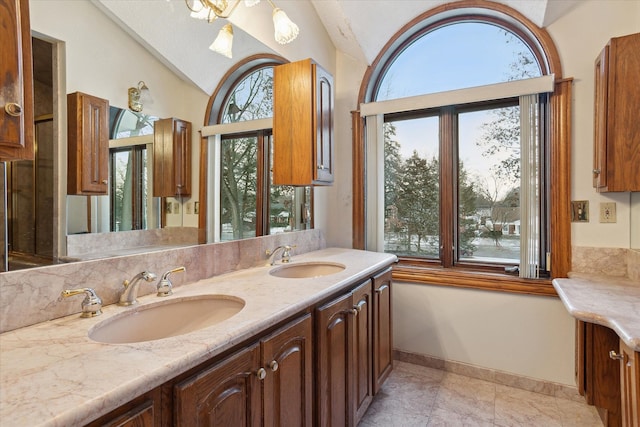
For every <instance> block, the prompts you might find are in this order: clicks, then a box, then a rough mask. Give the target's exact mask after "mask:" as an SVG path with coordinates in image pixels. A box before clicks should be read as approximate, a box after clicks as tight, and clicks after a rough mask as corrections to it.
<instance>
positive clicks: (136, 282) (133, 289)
mask: <svg viewBox="0 0 640 427" xmlns="http://www.w3.org/2000/svg"><path fill="white" fill-rule="evenodd" d="M142 280H144V281H145V282H153V281H154V280H156V275H155V274H153V273H151V272H149V271H143V272H142V273H138V274H136V275H135V276H133V279H131V281H129V280H125V281H124V282H122V284H123V285H124V291H122V294H121V295H120V302H119V303H118V305H135V304H137V303H138V300H137V298H138V287H139V286H140V282H141V281H142Z"/></svg>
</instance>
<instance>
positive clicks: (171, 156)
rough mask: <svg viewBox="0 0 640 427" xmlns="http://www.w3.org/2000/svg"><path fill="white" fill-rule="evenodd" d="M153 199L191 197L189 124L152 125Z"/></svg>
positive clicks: (172, 121)
mask: <svg viewBox="0 0 640 427" xmlns="http://www.w3.org/2000/svg"><path fill="white" fill-rule="evenodd" d="M153 196H154V197H179V196H187V197H189V196H191V122H187V121H185V120H180V119H174V118H170V119H161V120H157V121H156V122H155V123H154V126H153Z"/></svg>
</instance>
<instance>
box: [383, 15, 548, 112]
mask: <svg viewBox="0 0 640 427" xmlns="http://www.w3.org/2000/svg"><path fill="white" fill-rule="evenodd" d="M382 72H383V74H382V76H381V77H382V78H380V79H378V80H379V82H377V83H376V90H375V93H374V100H375V101H384V100H388V99H396V98H404V97H408V96H414V95H423V94H427V93H437V92H444V91H448V90H456V89H464V88H470V87H475V86H483V85H489V84H493V83H502V82H507V81H513V80H518V79H523V78H531V77H540V76H541V75H542V70H541V67H540V65H539V64H538V61H537V59H536V57H535V55H534V54H533V52H532V51H531V48H530V47H529V46H528V45H527V44H526V43H525V42H523V41H522V40H521V39H520V38H519V37H518V36H517V35H516V34H514V33H513V32H511V31H510V30H509V29H505V28H503V27H500V26H498V25H496V24H494V23H486V22H479V21H462V22H456V23H453V24H448V25H443V26H441V27H438V28H435V29H430V31H428V32H426V33H424V32H418V33H417V34H415V35H413V37H411V38H410V39H409V40H408V41H407V46H406V47H405V48H404V49H402V50H401V51H400V52H398V53H397V54H396V55H395V56H394V57H392V58H389V60H387V61H386V64H385V66H384V68H383V70H382Z"/></svg>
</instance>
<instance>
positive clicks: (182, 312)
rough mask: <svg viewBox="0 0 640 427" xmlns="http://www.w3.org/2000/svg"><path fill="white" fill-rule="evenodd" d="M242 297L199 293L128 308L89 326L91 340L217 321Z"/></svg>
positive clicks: (160, 334)
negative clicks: (195, 295)
mask: <svg viewBox="0 0 640 427" xmlns="http://www.w3.org/2000/svg"><path fill="white" fill-rule="evenodd" d="M244 305H245V302H244V300H242V299H240V298H236V297H232V296H228V295H201V296H197V297H189V298H182V299H177V300H171V301H162V302H159V303H155V304H149V305H146V306H144V305H143V306H141V307H139V308H132V309H130V310H131V311H128V312H125V313H122V314H120V315H117V316H114V317H113V318H111V319H107V320H104V321H103V322H101V323H98V324H97V325H95V326H94V327H93V328H91V330H89V338H91V339H92V340H94V341H98V342H104V343H110V344H124V343H135V342H143V341H153V340H158V339H162V338H169V337H175V336H177V335H182V334H186V333H189V332H193V331H196V330H198V329H202V328H206V327H208V326H212V325H215V324H216V323H220V322H222V321H224V320H227V319H228V318H230V317H232V316H233V315H235V314H237V313H238V312H239V311H240V310H242V308H243V307H244Z"/></svg>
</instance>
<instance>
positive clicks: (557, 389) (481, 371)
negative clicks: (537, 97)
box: [394, 349, 584, 402]
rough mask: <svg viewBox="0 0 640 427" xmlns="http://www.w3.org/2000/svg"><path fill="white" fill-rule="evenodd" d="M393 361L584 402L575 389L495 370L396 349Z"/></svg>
mask: <svg viewBox="0 0 640 427" xmlns="http://www.w3.org/2000/svg"><path fill="white" fill-rule="evenodd" d="M394 359H395V360H398V361H400V362H406V363H412V364H414V365H420V366H426V367H428V368H433V369H440V370H443V371H447V372H452V373H455V374H460V375H465V376H467V377H471V378H477V379H480V380H485V381H490V382H493V383H496V384H502V385H506V386H509V387H514V388H519V389H522V390H527V391H532V392H535V393H541V394H546V395H548V396H554V397H560V398H563V399H569V400H575V401H577V402H584V397H582V396H580V394H579V393H578V389H577V388H576V387H572V386H568V385H565V384H560V383H554V382H552V381H544V380H539V379H535V378H529V377H525V376H521V375H516V374H512V373H509V372H503V371H499V370H496V369H489V368H483V367H480V366H475V365H470V364H467V363H462V362H455V361H452V360H444V359H440V358H438V357H434V356H429V355H425V354H416V353H409V352H406V351H402V350H398V349H395V350H394Z"/></svg>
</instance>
